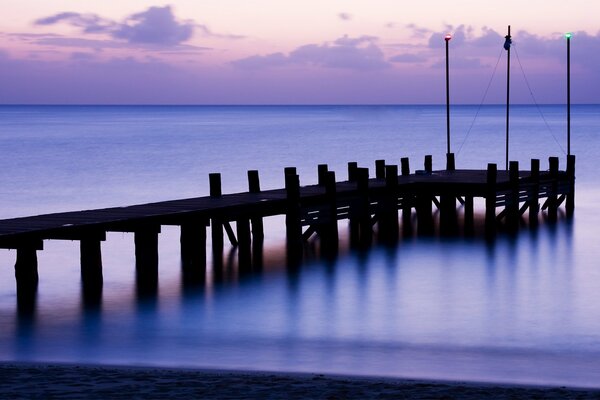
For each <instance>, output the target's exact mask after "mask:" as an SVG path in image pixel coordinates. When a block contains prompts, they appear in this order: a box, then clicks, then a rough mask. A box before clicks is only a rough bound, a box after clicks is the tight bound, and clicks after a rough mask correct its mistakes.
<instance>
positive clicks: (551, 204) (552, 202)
mask: <svg viewBox="0 0 600 400" xmlns="http://www.w3.org/2000/svg"><path fill="white" fill-rule="evenodd" d="M548 162H549V164H550V178H551V184H550V190H549V191H548V220H549V221H550V222H556V219H557V217H558V197H557V196H558V157H550V158H549V159H548Z"/></svg>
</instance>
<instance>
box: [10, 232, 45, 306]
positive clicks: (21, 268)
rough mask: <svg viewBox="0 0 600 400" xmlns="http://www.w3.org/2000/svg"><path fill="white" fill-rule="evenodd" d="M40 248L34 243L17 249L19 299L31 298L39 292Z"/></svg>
mask: <svg viewBox="0 0 600 400" xmlns="http://www.w3.org/2000/svg"><path fill="white" fill-rule="evenodd" d="M40 242H41V241H40ZM40 247H41V246H37V245H36V244H33V243H32V244H23V245H22V246H19V247H17V260H16V262H15V278H16V281H17V297H18V298H19V296H21V298H29V297H31V295H32V294H33V295H34V294H35V293H36V292H37V286H38V282H39V276H38V259H37V250H38V249H39V248H40Z"/></svg>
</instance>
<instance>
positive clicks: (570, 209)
mask: <svg viewBox="0 0 600 400" xmlns="http://www.w3.org/2000/svg"><path fill="white" fill-rule="evenodd" d="M567 178H568V179H569V190H568V193H567V202H566V204H565V208H566V212H567V217H569V218H570V217H572V216H573V214H574V212H575V156H574V155H573V154H569V155H568V156H567Z"/></svg>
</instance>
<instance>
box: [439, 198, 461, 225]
mask: <svg viewBox="0 0 600 400" xmlns="http://www.w3.org/2000/svg"><path fill="white" fill-rule="evenodd" d="M457 228H458V224H457V215H456V193H454V192H453V191H452V190H451V189H450V188H445V189H444V193H443V194H442V195H440V233H441V234H442V235H444V236H451V235H455V234H456V230H457Z"/></svg>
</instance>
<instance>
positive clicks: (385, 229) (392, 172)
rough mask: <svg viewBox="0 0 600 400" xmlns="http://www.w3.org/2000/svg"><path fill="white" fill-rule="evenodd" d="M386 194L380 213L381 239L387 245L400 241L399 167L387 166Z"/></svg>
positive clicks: (385, 170)
mask: <svg viewBox="0 0 600 400" xmlns="http://www.w3.org/2000/svg"><path fill="white" fill-rule="evenodd" d="M384 172H385V194H384V198H383V199H382V201H381V206H380V208H381V211H380V213H379V238H380V240H381V241H382V242H384V243H387V244H390V245H391V244H394V243H396V242H397V241H398V166H397V165H386V166H385V169H384Z"/></svg>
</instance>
